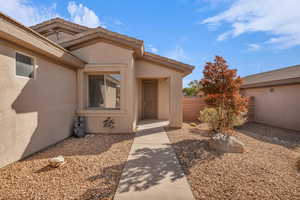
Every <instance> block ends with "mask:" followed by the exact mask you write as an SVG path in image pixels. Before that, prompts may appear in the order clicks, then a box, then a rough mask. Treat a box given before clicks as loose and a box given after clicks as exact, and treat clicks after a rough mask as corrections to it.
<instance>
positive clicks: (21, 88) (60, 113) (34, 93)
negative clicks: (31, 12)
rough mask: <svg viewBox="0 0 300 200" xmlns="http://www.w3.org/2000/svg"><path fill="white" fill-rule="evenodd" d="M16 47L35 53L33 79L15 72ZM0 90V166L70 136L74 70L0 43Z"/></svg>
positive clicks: (74, 101)
mask: <svg viewBox="0 0 300 200" xmlns="http://www.w3.org/2000/svg"><path fill="white" fill-rule="evenodd" d="M15 49H18V50H19V51H21V52H24V53H27V54H29V55H32V56H35V58H36V63H35V64H36V75H35V79H28V78H24V77H17V76H16V75H15ZM0 91H1V92H0V127H1V132H0V135H1V145H0V167H1V166H4V165H6V164H8V163H11V162H13V161H16V160H19V159H20V158H23V157H25V156H28V155H30V154H31V153H33V152H36V151H38V150H41V149H43V148H45V147H47V146H49V145H51V144H54V143H57V142H59V141H60V140H62V139H64V138H66V137H68V136H69V135H70V133H71V132H70V128H71V126H72V122H73V117H74V114H75V111H76V72H75V71H73V70H70V69H68V68H64V67H61V66H59V65H58V64H54V63H52V62H50V61H49V60H46V59H45V58H41V57H39V56H37V55H35V54H34V53H32V52H29V51H24V50H22V49H19V48H18V47H16V46H10V47H9V46H4V45H0Z"/></svg>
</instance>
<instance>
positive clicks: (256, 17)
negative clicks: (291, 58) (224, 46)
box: [202, 0, 300, 48]
mask: <svg viewBox="0 0 300 200" xmlns="http://www.w3.org/2000/svg"><path fill="white" fill-rule="evenodd" d="M299 6H300V2H299V0H285V1H284V2H281V3H280V2H278V0H263V1H262V0H236V1H235V2H234V3H232V5H231V6H230V7H229V9H227V10H225V11H224V12H222V13H220V14H218V15H215V16H212V17H209V18H207V19H205V20H203V21H202V23H204V24H209V25H220V24H221V22H226V23H229V24H230V25H231V30H229V31H227V32H225V33H223V34H221V35H220V36H219V37H218V40H225V39H227V38H229V37H237V36H239V35H241V34H244V33H249V32H265V33H267V34H270V35H272V38H270V39H269V40H267V41H265V43H266V44H271V45H275V46H276V47H277V48H288V47H292V46H296V45H300V12H299Z"/></svg>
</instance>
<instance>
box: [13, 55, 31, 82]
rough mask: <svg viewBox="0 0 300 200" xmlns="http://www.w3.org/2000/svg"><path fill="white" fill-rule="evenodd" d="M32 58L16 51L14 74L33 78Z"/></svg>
mask: <svg viewBox="0 0 300 200" xmlns="http://www.w3.org/2000/svg"><path fill="white" fill-rule="evenodd" d="M33 72H34V66H33V58H32V57H29V56H25V55H23V54H20V53H16V75H18V76H24V77H28V78H33V76H34V74H33Z"/></svg>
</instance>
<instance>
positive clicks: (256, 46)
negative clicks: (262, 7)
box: [248, 44, 261, 51]
mask: <svg viewBox="0 0 300 200" xmlns="http://www.w3.org/2000/svg"><path fill="white" fill-rule="evenodd" d="M260 48H261V46H260V45H259V44H248V50H249V51H258V50H259V49H260Z"/></svg>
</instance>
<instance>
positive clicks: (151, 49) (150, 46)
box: [148, 44, 158, 53]
mask: <svg viewBox="0 0 300 200" xmlns="http://www.w3.org/2000/svg"><path fill="white" fill-rule="evenodd" d="M148 49H149V51H151V52H152V53H157V52H158V49H157V48H155V47H154V46H153V45H152V44H149V45H148Z"/></svg>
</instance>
